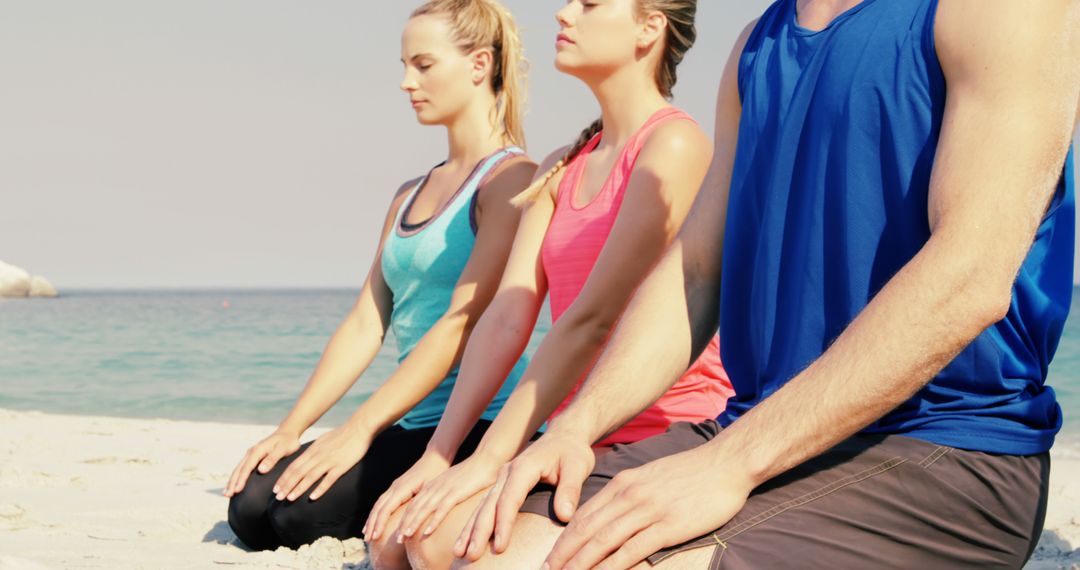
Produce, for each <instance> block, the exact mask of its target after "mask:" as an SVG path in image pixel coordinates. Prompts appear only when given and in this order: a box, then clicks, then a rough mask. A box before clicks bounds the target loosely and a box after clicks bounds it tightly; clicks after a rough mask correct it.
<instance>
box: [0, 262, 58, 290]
mask: <svg viewBox="0 0 1080 570" xmlns="http://www.w3.org/2000/svg"><path fill="white" fill-rule="evenodd" d="M57 295H58V294H57V292H56V287H53V285H52V283H49V281H48V280H47V279H45V278H44V277H40V276H33V277H32V276H31V275H30V274H29V273H27V271H26V270H25V269H22V268H21V267H15V266H14V265H9V264H7V263H4V262H3V261H0V297H8V298H11V297H16V298H18V297H56V296H57Z"/></svg>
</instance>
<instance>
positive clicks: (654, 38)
mask: <svg viewBox="0 0 1080 570" xmlns="http://www.w3.org/2000/svg"><path fill="white" fill-rule="evenodd" d="M667 26H668V19H667V16H665V15H664V13H663V12H659V11H653V12H649V13H648V14H646V15H645V17H644V18H643V19H642V21H641V31H640V32H639V33H638V40H637V47H638V48H639V49H648V48H650V47H652V45H653V44H655V43H656V42H658V41H660V40H661V39H663V37H664V33H665V32H667Z"/></svg>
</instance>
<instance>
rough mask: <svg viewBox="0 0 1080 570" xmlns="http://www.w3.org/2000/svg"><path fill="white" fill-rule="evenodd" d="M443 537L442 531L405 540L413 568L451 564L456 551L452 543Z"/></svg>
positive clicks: (440, 566)
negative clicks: (453, 549)
mask: <svg viewBox="0 0 1080 570" xmlns="http://www.w3.org/2000/svg"><path fill="white" fill-rule="evenodd" d="M441 538H442V537H441V536H440V533H436V534H434V535H431V536H419V537H416V538H414V539H412V540H406V541H405V552H406V554H407V555H408V558H409V562H410V563H412V566H413V568H445V567H447V566H448V565H449V561H450V560H451V559H453V557H454V553H453V552H452V551H451V545H450V544H448V543H447V542H446V540H440V539H441Z"/></svg>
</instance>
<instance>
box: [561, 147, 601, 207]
mask: <svg viewBox="0 0 1080 570" xmlns="http://www.w3.org/2000/svg"><path fill="white" fill-rule="evenodd" d="M603 134H604V131H600V132H598V133H596V134H595V135H593V137H592V138H591V139H589V142H587V143H585V146H583V147H581V151H579V152H578V155H577V156H575V157H574V160H571V161H570V164H567V165H566V166H565V167H564V168H563V172H562V180H560V181H559V189H558V191H557V192H556V193H555V203H556V204H558V205H561V203H562V202H564V201H566V200H569V199H570V197H571V196H573V195H574V190H573V189H574V186H577V184H578V182H579V181H580V180H581V171H582V169H584V168H585V162H586V161H587V159H588V156H589V154H590V153H591V152H592V151H593V150H596V147H597V146H598V145H599V144H600V139H601V137H602V136H603Z"/></svg>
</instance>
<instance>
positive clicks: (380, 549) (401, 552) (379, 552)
mask: <svg viewBox="0 0 1080 570" xmlns="http://www.w3.org/2000/svg"><path fill="white" fill-rule="evenodd" d="M368 563H369V564H370V565H371V567H372V568H374V569H375V570H409V558H408V556H407V555H406V552H405V546H404V545H402V544H398V543H397V540H396V539H395V538H394V535H393V534H391V535H390V536H384V537H382V538H380V539H379V540H377V541H375V542H370V543H368Z"/></svg>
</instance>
